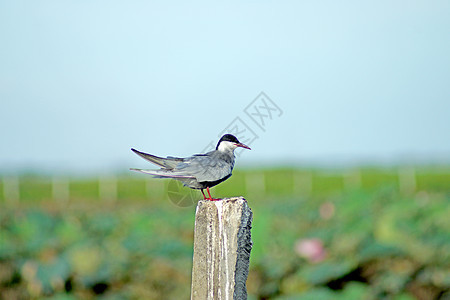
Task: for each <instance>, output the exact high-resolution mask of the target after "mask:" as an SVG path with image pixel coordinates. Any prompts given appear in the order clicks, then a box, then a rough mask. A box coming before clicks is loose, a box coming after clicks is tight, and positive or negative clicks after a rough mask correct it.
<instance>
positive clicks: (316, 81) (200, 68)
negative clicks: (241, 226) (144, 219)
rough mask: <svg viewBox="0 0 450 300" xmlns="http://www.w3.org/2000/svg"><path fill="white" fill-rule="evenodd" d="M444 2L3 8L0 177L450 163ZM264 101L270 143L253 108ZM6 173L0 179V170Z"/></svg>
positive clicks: (448, 25)
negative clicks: (162, 166) (145, 157)
mask: <svg viewBox="0 0 450 300" xmlns="http://www.w3.org/2000/svg"><path fill="white" fill-rule="evenodd" d="M449 15H450V2H448V1H373V2H367V1H285V2H280V1H278V2H275V1H231V2H227V3H219V2H206V1H205V2H197V1H196V2H189V3H187V2H184V1H183V2H182V1H164V2H162V1H161V2H152V1H52V0H49V1H0V44H1V47H0V100H1V106H0V107H1V109H0V126H1V128H2V139H1V147H0V170H3V172H12V171H15V170H26V169H32V170H50V171H69V172H71V171H81V172H106V171H110V170H117V169H120V168H122V167H128V166H130V167H144V166H146V165H145V162H143V161H140V159H139V158H138V157H135V155H133V153H132V152H131V151H130V150H129V148H130V147H135V148H137V149H140V150H143V151H147V152H150V153H153V154H156V155H161V156H166V155H174V156H188V155H190V154H193V153H198V152H200V151H202V150H203V149H204V148H205V146H206V145H207V144H208V143H209V142H210V141H211V140H214V142H216V140H217V139H218V137H217V136H218V135H219V134H220V133H221V132H222V131H223V130H224V129H225V128H226V127H227V126H228V125H229V124H230V122H232V121H233V120H234V119H235V118H236V117H239V118H241V120H243V121H244V122H245V123H246V124H247V126H248V127H249V128H250V129H252V130H253V131H254V132H255V134H257V136H258V138H257V139H256V140H255V141H254V142H252V145H251V146H252V148H253V150H252V151H249V152H245V153H243V154H242V155H241V156H240V157H239V161H238V164H239V163H242V164H250V165H252V164H253V165H256V164H257V165H260V164H274V163H275V164H276V163H284V164H286V163H296V164H299V165H301V164H315V163H324V164H333V163H336V162H343V161H344V162H352V163H371V162H372V163H396V162H398V161H408V162H409V163H415V162H424V161H425V162H438V163H439V162H447V163H448V162H449V157H450V138H449V131H450V55H449V53H450V18H448V16H449ZM261 91H264V92H265V93H266V94H267V96H268V97H270V99H271V100H272V101H273V102H274V103H275V104H276V105H277V106H278V107H279V108H280V109H281V110H282V114H281V116H278V114H277V115H276V116H275V115H274V116H273V118H272V120H269V119H267V122H266V127H265V131H263V130H261V128H259V127H258V126H257V125H256V124H255V123H254V122H253V121H252V120H251V119H250V118H249V117H248V115H246V114H245V112H244V109H245V108H246V106H247V105H249V104H250V103H251V102H252V101H253V100H254V99H255V97H256V96H258V95H259V94H260V92H261ZM0 172H1V171H0Z"/></svg>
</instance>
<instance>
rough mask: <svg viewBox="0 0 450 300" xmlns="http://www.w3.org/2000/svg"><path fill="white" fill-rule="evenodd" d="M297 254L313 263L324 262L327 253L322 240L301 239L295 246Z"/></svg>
mask: <svg viewBox="0 0 450 300" xmlns="http://www.w3.org/2000/svg"><path fill="white" fill-rule="evenodd" d="M294 249H295V252H296V253H297V254H298V255H299V256H300V257H303V258H305V259H307V260H308V261H309V262H311V263H318V262H321V261H323V260H324V259H325V258H326V256H327V253H326V251H325V248H324V247H323V242H322V241H321V240H320V239H314V238H312V239H299V240H298V241H297V242H296V243H295V246H294Z"/></svg>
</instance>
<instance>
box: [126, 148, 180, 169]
mask: <svg viewBox="0 0 450 300" xmlns="http://www.w3.org/2000/svg"><path fill="white" fill-rule="evenodd" d="M131 151H133V152H134V153H136V154H137V155H139V156H140V157H142V158H143V159H145V160H147V161H149V162H151V163H153V164H155V165H158V166H160V167H162V168H166V169H173V168H174V167H175V166H177V165H178V164H179V163H180V162H182V161H183V158H179V157H173V156H168V157H167V158H162V157H158V156H155V155H152V154H148V153H145V152H141V151H138V150H136V149H133V148H131Z"/></svg>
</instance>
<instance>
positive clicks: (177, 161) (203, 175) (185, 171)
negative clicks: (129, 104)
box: [130, 134, 251, 201]
mask: <svg viewBox="0 0 450 300" xmlns="http://www.w3.org/2000/svg"><path fill="white" fill-rule="evenodd" d="M238 147H241V148H245V149H248V150H251V148H250V147H249V146H247V145H245V144H243V143H241V142H239V140H238V139H237V138H236V137H235V136H234V135H232V134H225V135H223V136H222V137H221V138H220V140H219V142H218V143H217V146H216V149H215V150H213V151H210V152H207V153H204V154H194V155H192V156H190V157H186V158H181V157H173V156H167V157H166V158H163V157H158V156H155V155H152V154H148V153H144V152H141V151H138V150H136V149H134V148H131V151H133V152H134V153H136V154H137V155H139V156H140V157H142V158H144V159H145V160H147V161H149V162H151V163H153V164H155V165H157V166H159V167H161V168H160V169H159V170H145V169H137V168H131V169H130V170H132V171H137V172H141V173H145V174H150V175H153V177H154V178H172V179H175V180H178V181H180V182H181V183H183V185H184V186H186V187H189V188H191V189H197V190H200V191H201V192H202V194H203V199H204V200H210V201H214V200H220V199H214V198H212V197H211V193H210V191H209V188H210V187H213V186H215V185H218V184H219V183H221V182H223V181H225V180H227V179H228V178H230V176H231V173H232V171H233V167H234V159H235V156H234V150H235V149H236V148H238ZM204 189H206V191H207V192H208V196H209V197H206V196H205V193H204V191H203V190H204Z"/></svg>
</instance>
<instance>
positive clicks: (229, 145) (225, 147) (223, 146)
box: [218, 141, 237, 151]
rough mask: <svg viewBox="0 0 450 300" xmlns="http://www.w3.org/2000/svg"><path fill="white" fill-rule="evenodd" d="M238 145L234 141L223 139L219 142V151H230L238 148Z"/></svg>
mask: <svg viewBox="0 0 450 300" xmlns="http://www.w3.org/2000/svg"><path fill="white" fill-rule="evenodd" d="M236 147H237V146H236V145H235V144H234V143H233V142H229V141H222V142H221V143H220V144H219V148H218V150H219V151H229V150H234V149H236Z"/></svg>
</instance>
